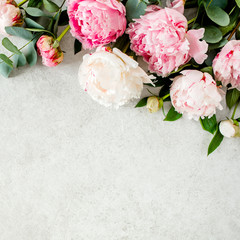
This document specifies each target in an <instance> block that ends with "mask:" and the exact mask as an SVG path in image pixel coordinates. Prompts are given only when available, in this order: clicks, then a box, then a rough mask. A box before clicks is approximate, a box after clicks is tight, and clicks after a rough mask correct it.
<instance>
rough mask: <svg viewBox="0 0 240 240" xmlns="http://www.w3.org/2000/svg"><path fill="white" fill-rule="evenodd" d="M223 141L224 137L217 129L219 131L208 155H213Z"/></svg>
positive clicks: (210, 145) (209, 147) (211, 143)
mask: <svg viewBox="0 0 240 240" xmlns="http://www.w3.org/2000/svg"><path fill="white" fill-rule="evenodd" d="M222 140H223V135H222V134H221V132H220V131H219V127H217V131H216V133H215V135H214V137H213V139H212V141H211V142H210V144H209V146H208V155H209V154H211V153H212V152H213V151H214V150H216V148H218V147H219V145H220V144H221V142H222Z"/></svg>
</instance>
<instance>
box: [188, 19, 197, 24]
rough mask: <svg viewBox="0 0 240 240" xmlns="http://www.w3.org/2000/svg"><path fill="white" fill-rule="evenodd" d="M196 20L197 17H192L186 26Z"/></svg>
mask: <svg viewBox="0 0 240 240" xmlns="http://www.w3.org/2000/svg"><path fill="white" fill-rule="evenodd" d="M196 19H197V17H194V18H192V19H191V20H189V21H188V22H187V23H188V25H189V24H191V23H192V22H194V21H195V20H196Z"/></svg>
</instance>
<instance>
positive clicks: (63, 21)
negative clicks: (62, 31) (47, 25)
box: [58, 10, 69, 26]
mask: <svg viewBox="0 0 240 240" xmlns="http://www.w3.org/2000/svg"><path fill="white" fill-rule="evenodd" d="M68 23H69V18H68V14H67V10H64V11H62V12H61V15H60V18H59V22H58V25H59V26H65V25H68Z"/></svg>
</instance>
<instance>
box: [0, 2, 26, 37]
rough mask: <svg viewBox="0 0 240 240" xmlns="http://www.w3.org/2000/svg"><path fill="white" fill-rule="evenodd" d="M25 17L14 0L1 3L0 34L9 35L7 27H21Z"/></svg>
mask: <svg viewBox="0 0 240 240" xmlns="http://www.w3.org/2000/svg"><path fill="white" fill-rule="evenodd" d="M22 24H23V16H22V13H21V10H20V8H19V7H18V6H17V4H16V2H15V1H13V0H1V1H0V34H3V35H7V33H6V31H5V27H11V26H21V25H22Z"/></svg>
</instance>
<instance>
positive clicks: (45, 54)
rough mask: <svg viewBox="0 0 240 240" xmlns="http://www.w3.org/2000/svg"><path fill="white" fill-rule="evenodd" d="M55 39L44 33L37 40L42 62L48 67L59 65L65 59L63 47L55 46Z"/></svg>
mask: <svg viewBox="0 0 240 240" xmlns="http://www.w3.org/2000/svg"><path fill="white" fill-rule="evenodd" d="M54 43H55V41H54V39H53V37H51V36H48V35H43V36H41V37H40V38H39V39H38V41H37V50H38V54H39V55H40V56H42V63H43V65H45V66H47V67H54V66H57V65H58V64H59V63H61V62H62V61H63V52H62V50H61V48H60V47H59V46H58V47H54Z"/></svg>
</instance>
